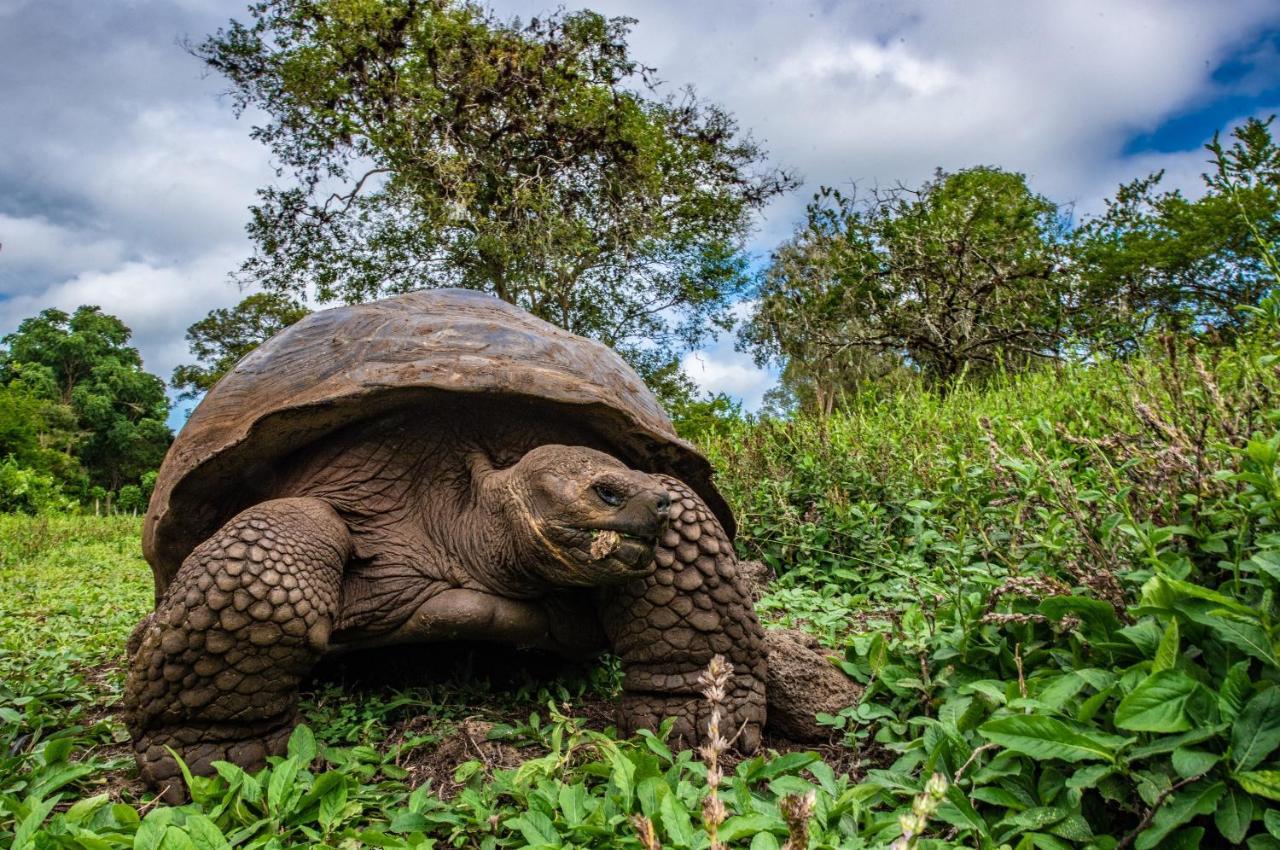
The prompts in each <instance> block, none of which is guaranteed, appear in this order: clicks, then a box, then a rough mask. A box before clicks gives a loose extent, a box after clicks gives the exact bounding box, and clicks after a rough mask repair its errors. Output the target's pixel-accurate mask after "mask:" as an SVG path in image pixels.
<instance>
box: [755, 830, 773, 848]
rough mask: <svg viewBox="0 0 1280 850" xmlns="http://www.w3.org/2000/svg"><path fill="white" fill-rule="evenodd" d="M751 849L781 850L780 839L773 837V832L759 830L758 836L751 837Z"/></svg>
mask: <svg viewBox="0 0 1280 850" xmlns="http://www.w3.org/2000/svg"><path fill="white" fill-rule="evenodd" d="M751 850H779V848H778V839H776V838H774V837H773V833H772V832H757V833H756V837H755V838H753V839H751Z"/></svg>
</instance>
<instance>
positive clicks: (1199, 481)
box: [0, 331, 1280, 850]
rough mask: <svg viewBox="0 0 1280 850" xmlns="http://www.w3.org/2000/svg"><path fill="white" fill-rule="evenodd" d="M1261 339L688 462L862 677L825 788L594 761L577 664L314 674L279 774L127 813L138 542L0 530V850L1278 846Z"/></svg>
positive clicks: (809, 428)
mask: <svg viewBox="0 0 1280 850" xmlns="http://www.w3.org/2000/svg"><path fill="white" fill-rule="evenodd" d="M1274 340H1275V334H1274V333H1272V332H1270V331H1268V332H1267V333H1265V334H1264V333H1261V332H1259V333H1258V334H1256V335H1255V336H1254V337H1251V338H1250V339H1246V340H1244V341H1242V342H1240V343H1239V344H1238V345H1236V346H1234V347H1231V348H1222V349H1216V350H1213V351H1203V352H1202V351H1197V350H1196V349H1194V348H1193V347H1189V346H1188V345H1187V344H1185V343H1184V342H1183V341H1181V340H1177V339H1169V340H1164V341H1161V342H1159V343H1158V344H1153V346H1152V349H1151V350H1150V351H1148V352H1147V353H1146V354H1145V355H1144V356H1142V357H1140V358H1137V359H1135V360H1133V361H1131V362H1130V363H1128V364H1102V365H1097V366H1092V367H1084V366H1073V367H1066V368H1062V369H1055V370H1046V371H1042V372H1036V373H1031V374H1027V375H1022V376H1017V377H1009V378H1006V379H1003V380H1000V381H996V382H993V383H992V384H989V385H986V386H983V387H961V388H959V389H957V390H956V391H954V392H952V393H950V394H949V395H947V396H945V397H941V396H938V395H937V394H933V393H929V392H926V391H923V390H920V389H918V388H917V389H911V388H908V389H905V390H902V391H901V392H899V393H898V394H896V395H893V396H888V397H875V396H871V395H868V396H867V397H866V398H863V399H859V400H858V402H857V404H855V405H854V406H853V409H852V410H851V411H850V412H849V413H847V414H842V415H840V416H837V417H835V418H833V419H830V420H827V421H825V422H817V421H811V420H806V419H798V420H795V421H792V422H786V423H742V424H740V425H737V426H734V427H732V428H730V429H729V431H728V433H727V434H724V435H723V436H720V437H715V436H709V437H707V438H706V446H707V450H708V452H709V454H710V455H711V456H712V458H713V460H714V461H715V463H716V465H717V468H719V469H720V470H722V475H721V482H722V484H723V486H724V489H725V491H726V493H727V495H728V496H729V498H730V500H731V501H732V502H733V504H734V505H735V509H736V512H737V515H738V517H739V522H740V529H741V530H740V535H739V547H740V552H741V554H742V555H743V556H745V557H755V558H759V559H762V560H764V561H766V562H767V563H768V564H769V565H770V566H771V567H773V569H774V570H775V571H776V572H777V573H778V575H779V578H778V579H777V581H776V582H775V583H774V585H773V586H772V587H771V588H770V589H769V591H768V592H767V594H766V595H765V596H764V598H763V599H761V601H760V603H759V609H760V611H761V613H762V615H763V616H764V617H765V618H766V619H767V620H769V621H770V622H772V623H775V624H783V625H793V626H799V627H802V628H805V629H808V630H810V631H812V632H814V633H815V634H818V635H819V636H821V637H823V638H824V639H825V640H826V641H827V642H828V644H829V645H831V646H833V647H837V648H838V650H839V651H840V652H841V653H842V660H841V662H840V663H841V666H842V668H843V669H844V670H845V671H846V672H847V673H848V674H849V675H851V676H853V677H854V678H856V679H858V680H860V681H861V682H863V683H864V684H865V685H866V692H865V696H864V698H863V700H862V702H861V703H860V704H859V705H857V706H849V707H847V708H846V709H844V710H843V711H841V712H839V713H838V714H837V715H833V716H829V717H823V718H821V719H822V720H823V722H825V723H826V724H828V725H829V726H830V727H831V729H832V732H833V735H834V736H836V738H837V740H838V741H839V742H840V743H839V745H838V746H837V747H835V748H832V749H829V750H827V751H825V754H826V755H828V756H829V758H828V760H827V761H826V762H824V761H823V760H822V759H821V758H820V757H819V755H818V754H817V753H808V752H786V753H782V754H777V753H771V754H765V755H762V756H760V757H756V758H752V759H746V760H741V761H738V762H736V763H734V762H732V761H724V760H720V759H719V756H718V754H717V755H714V756H711V757H708V756H698V755H696V754H693V753H679V754H676V753H671V752H670V751H669V750H668V749H667V748H666V747H665V745H664V744H663V743H662V741H661V738H660V736H658V737H655V736H641V737H638V738H634V739H629V740H619V739H618V738H617V737H616V736H615V735H614V734H613V733H612V730H611V729H609V727H608V719H607V707H608V704H609V700H610V698H611V694H612V693H613V692H614V691H615V690H616V687H617V671H616V670H615V669H613V668H612V667H611V666H610V665H608V664H603V665H594V666H587V667H585V668H580V669H576V670H572V671H569V672H563V671H561V672H553V673H538V672H536V671H535V672H530V673H529V674H527V675H517V676H515V677H507V678H506V679H505V680H503V681H497V680H496V679H495V681H493V682H492V683H490V682H488V681H487V680H486V679H485V678H484V676H482V675H480V674H479V673H477V671H476V670H474V669H467V668H465V667H464V668H463V669H461V670H458V669H454V670H453V671H451V672H447V673H446V674H444V675H442V676H439V677H437V678H435V679H433V680H432V681H433V682H434V684H430V685H423V684H416V685H413V686H408V685H407V684H406V683H407V682H411V681H414V680H413V679H411V678H406V677H403V676H402V677H400V678H396V677H395V676H394V675H393V676H392V677H391V678H390V679H388V680H386V681H381V682H379V681H378V680H372V681H370V680H367V679H365V680H361V681H352V680H350V679H349V678H348V677H347V673H345V672H343V670H342V669H341V668H339V669H337V670H336V671H331V672H330V673H329V674H328V678H326V679H324V680H322V681H321V682H320V683H318V684H317V685H316V686H315V690H314V691H313V692H312V693H310V694H308V695H307V698H306V700H305V701H304V705H303V719H304V721H305V724H306V725H305V727H304V728H302V729H301V730H300V731H299V733H298V734H297V735H295V738H294V740H293V741H292V743H291V747H290V753H289V755H288V756H287V757H285V758H281V759H277V760H275V762H274V763H273V765H272V766H271V767H270V768H269V769H268V770H265V771H263V772H261V773H260V774H258V775H256V776H249V775H247V774H244V773H243V772H241V771H238V770H236V769H234V768H230V767H227V768H225V769H224V770H223V771H222V772H221V773H220V775H219V776H217V777H214V778H208V779H196V780H195V781H194V782H193V784H192V793H193V797H194V802H193V803H191V804H189V805H187V806H184V807H177V808H174V807H167V806H163V805H157V804H156V803H155V802H154V801H153V800H151V799H150V797H149V795H148V794H147V793H146V792H145V791H144V789H142V788H140V787H139V786H138V785H137V784H136V781H135V780H134V778H133V768H132V765H131V760H130V759H129V758H127V748H126V747H125V746H122V741H123V737H124V736H123V730H122V729H121V727H120V724H119V721H118V719H117V717H116V715H115V713H114V709H115V705H116V703H117V701H118V699H119V693H120V685H121V675H120V670H121V664H122V661H123V658H122V654H123V645H124V641H125V638H126V637H127V635H128V632H129V630H130V629H131V628H132V626H133V624H134V622H136V620H137V619H138V618H139V617H140V616H141V615H142V614H143V613H144V612H145V610H146V609H147V607H148V605H149V600H150V592H151V591H150V576H149V572H148V570H147V568H146V566H145V564H143V563H142V561H141V559H140V558H139V557H138V544H137V535H138V530H139V529H138V525H137V523H136V521H134V520H130V519H128V518H108V519H95V518H90V517H59V516H50V517H41V518H34V519H33V518H20V517H0V553H2V554H0V586H3V587H4V589H5V593H4V595H3V596H0V674H3V685H2V686H0V734H2V735H3V739H2V740H0V743H3V744H4V745H5V746H4V748H3V750H0V845H7V844H13V845H15V846H20V847H25V846H38V847H45V846H70V847H76V846H82V847H113V846H123V847H186V846H194V847H206V846H207V847H223V846H246V847H247V846H254V847H275V846H313V845H318V844H319V845H326V846H333V847H358V846H393V847H401V846H405V847H429V846H439V847H445V846H450V847H481V848H498V847H525V846H532V847H613V846H631V847H640V846H644V847H655V846H658V845H661V846H663V847H671V848H690V850H695V848H696V850H701V848H706V847H710V846H712V845H713V842H714V843H715V845H716V846H720V845H722V846H725V847H742V848H747V847H750V848H752V850H769V848H781V847H783V846H790V847H791V848H792V850H796V848H798V847H800V846H808V847H814V848H818V847H847V848H860V847H887V846H889V845H890V844H892V845H893V846H894V847H910V846H919V847H926V846H928V847H951V846H964V847H981V848H997V847H1003V846H1008V847H1011V848H1017V850H1027V848H1049V850H1059V848H1098V850H1117V848H1119V850H1124V848H1128V847H1133V848H1136V850H1149V848H1154V847H1195V846H1205V847H1216V846H1230V845H1241V846H1244V845H1247V846H1248V847H1250V848H1252V850H1266V848H1273V847H1280V816H1278V815H1277V807H1278V806H1280V661H1278V660H1277V652H1278V651H1280V644H1278V641H1277V638H1280V606H1278V604H1277V591H1278V590H1280V466H1278V461H1280V401H1278V399H1280V370H1278V369H1277V362H1280V361H1277V359H1276V356H1275V349H1276V346H1275V345H1274ZM836 767H839V769H836ZM713 791H714V794H712V792H713ZM711 797H714V799H715V800H716V801H718V802H716V803H714V804H712V803H708V799H710V798H711ZM708 806H710V808H708ZM717 807H723V811H721V810H720V809H719V808H717ZM709 811H710V812H711V815H710V816H709V815H708V814H707V813H708V812H709Z"/></svg>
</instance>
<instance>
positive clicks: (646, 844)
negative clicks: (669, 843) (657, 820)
mask: <svg viewBox="0 0 1280 850" xmlns="http://www.w3.org/2000/svg"><path fill="white" fill-rule="evenodd" d="M631 825H632V826H634V827H635V829H636V837H637V838H638V839H640V846H641V847H643V848H644V850H662V843H661V842H660V841H658V834H657V832H656V831H655V830H654V828H653V821H651V820H649V819H648V818H647V817H645V816H644V815H632V817H631Z"/></svg>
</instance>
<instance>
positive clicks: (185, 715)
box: [124, 499, 351, 801]
mask: <svg viewBox="0 0 1280 850" xmlns="http://www.w3.org/2000/svg"><path fill="white" fill-rule="evenodd" d="M350 549H351V540H350V536H349V534H348V532H347V527H346V524H345V523H343V521H342V520H341V519H340V518H339V517H338V515H337V513H335V512H334V510H333V508H331V507H330V506H329V505H328V504H326V503H324V502H322V501H320V500H318V499H277V500H275V501H270V502H263V503H262V504H259V505H255V506H254V507H252V508H249V509H248V510H245V511H243V512H242V513H240V514H238V515H237V516H236V517H234V518H233V519H232V520H231V521H230V522H228V523H227V524H226V525H224V526H223V527H222V528H221V529H220V530H219V531H218V532H217V533H216V534H214V535H213V536H212V537H210V538H209V539H208V540H206V541H205V542H204V543H202V544H200V545H199V546H197V547H196V548H195V550H194V551H192V553H191V554H190V555H189V556H188V557H187V559H186V560H185V561H183V563H182V567H181V569H179V571H178V574H177V575H176V576H175V577H174V579H173V583H172V584H170V585H169V587H168V589H167V590H166V591H165V594H164V597H163V598H162V599H161V600H160V602H159V604H158V605H157V606H156V610H155V612H154V613H153V614H151V615H149V616H148V618H147V620H146V621H144V622H143V624H142V626H141V627H140V628H139V630H138V632H136V633H135V635H134V637H133V638H132V639H131V640H130V644H131V649H133V652H132V657H131V658H130V663H129V676H128V681H127V683H126V686H125V699H124V709H125V719H126V723H127V725H128V728H129V733H130V735H131V736H132V737H133V745H134V751H135V755H136V757H137V760H138V769H139V771H140V772H141V774H142V778H143V779H144V780H145V781H147V782H148V783H150V784H151V785H153V786H155V787H156V788H158V789H160V790H161V791H162V792H163V794H164V796H165V798H166V799H168V800H171V801H180V800H181V799H182V797H183V794H184V791H183V788H182V783H181V781H180V780H179V779H178V775H179V770H178V766H177V763H176V762H175V761H174V760H173V758H172V757H171V756H170V755H169V753H168V751H167V750H166V749H165V748H166V747H172V748H173V749H174V750H175V751H176V752H177V753H178V754H179V755H180V756H181V757H182V759H183V761H185V762H186V763H187V766H188V767H189V768H190V769H191V771H192V772H193V773H195V774H203V775H208V774H211V773H212V772H213V767H212V763H213V762H214V761H219V760H223V761H230V762H234V763H236V764H238V765H240V766H241V767H244V768H246V769H250V770H252V769H256V768H258V767H261V766H262V765H263V764H264V763H265V760H266V757H267V756H268V755H271V754H277V753H279V752H282V751H283V748H284V744H285V743H286V742H287V740H288V737H289V734H290V732H291V731H292V728H293V725H294V710H295V706H296V702H297V688H298V683H299V681H300V680H301V679H302V678H303V677H304V676H305V675H306V674H307V672H308V671H309V670H310V669H311V667H312V665H313V664H314V662H315V661H316V660H317V659H318V658H319V657H320V655H321V654H322V653H323V652H324V651H325V649H326V648H327V647H328V644H329V633H330V630H331V629H332V627H333V620H334V615H335V614H336V612H337V607H338V604H339V591H340V587H341V580H342V569H343V566H344V564H345V563H346V560H347V557H348V555H349V553H350Z"/></svg>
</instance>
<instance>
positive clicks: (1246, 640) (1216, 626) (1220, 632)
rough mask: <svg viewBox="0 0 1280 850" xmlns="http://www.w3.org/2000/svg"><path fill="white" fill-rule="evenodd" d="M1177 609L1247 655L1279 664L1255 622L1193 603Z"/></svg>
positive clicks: (1268, 642)
mask: <svg viewBox="0 0 1280 850" xmlns="http://www.w3.org/2000/svg"><path fill="white" fill-rule="evenodd" d="M1178 610H1179V611H1181V612H1182V613H1183V614H1185V615H1186V616H1187V617H1188V618H1189V619H1191V620H1194V621H1195V622H1197V623H1199V624H1200V625H1202V626H1205V627H1207V628H1208V629H1210V630H1211V631H1212V632H1213V633H1214V635H1215V636H1217V637H1218V638H1219V639H1220V640H1223V641H1225V642H1227V643H1229V644H1231V645H1232V646H1234V647H1236V648H1237V649H1239V650H1240V651H1242V652H1244V653H1245V654H1247V655H1251V656H1253V657H1254V658H1257V659H1259V660H1261V661H1264V662H1266V663H1267V664H1270V665H1271V666H1273V667H1275V666H1280V662H1277V661H1276V657H1275V653H1274V652H1272V649H1271V641H1270V640H1269V639H1268V638H1267V633H1266V632H1264V631H1263V630H1262V628H1261V627H1260V626H1258V625H1257V624H1256V623H1251V622H1247V621H1241V620H1239V619H1236V618H1235V617H1232V616H1228V613H1229V612H1227V611H1225V610H1222V609H1219V610H1204V609H1203V608H1200V607H1199V606H1195V605H1179V606H1178Z"/></svg>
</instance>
